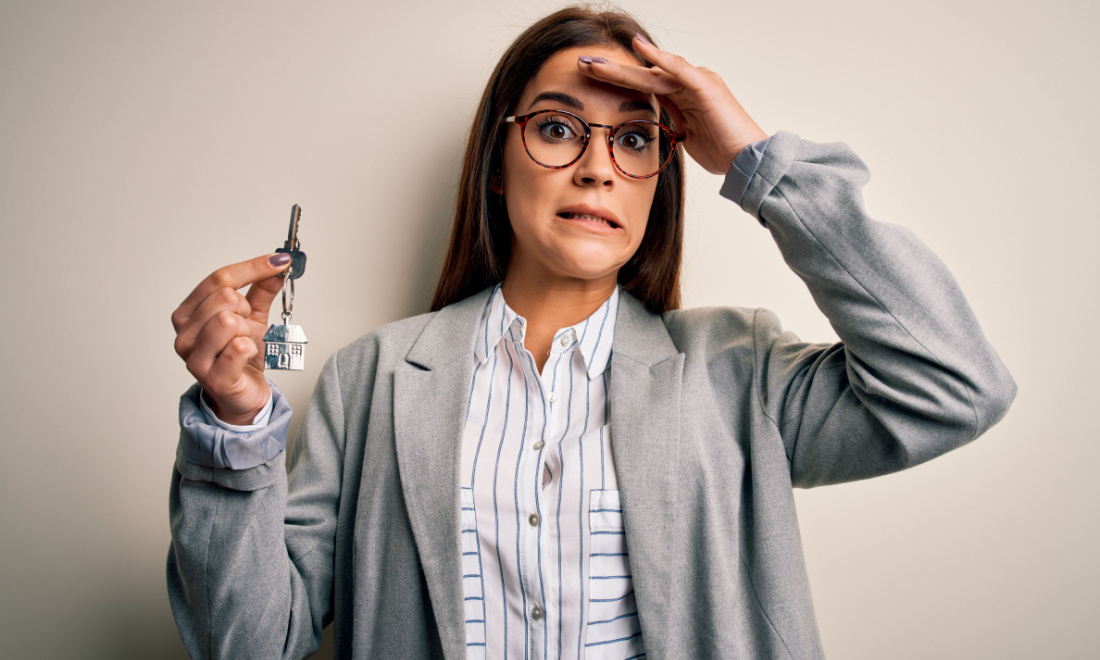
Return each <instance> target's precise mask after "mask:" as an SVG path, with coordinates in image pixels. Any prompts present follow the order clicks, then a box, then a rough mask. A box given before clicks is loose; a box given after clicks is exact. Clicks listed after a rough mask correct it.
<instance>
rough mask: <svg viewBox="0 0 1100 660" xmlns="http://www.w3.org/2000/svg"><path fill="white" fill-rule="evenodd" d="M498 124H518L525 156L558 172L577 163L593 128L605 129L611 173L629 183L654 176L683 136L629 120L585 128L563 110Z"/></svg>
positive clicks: (539, 111)
mask: <svg viewBox="0 0 1100 660" xmlns="http://www.w3.org/2000/svg"><path fill="white" fill-rule="evenodd" d="M502 123H505V124H518V125H519V127H520V131H521V132H522V135H523V147H524V148H525V149H526V150H527V155H528V156H530V157H531V160H533V161H535V162H536V163H538V164H539V165H542V166H543V167H546V168H549V169H553V170H560V169H563V168H566V167H569V166H570V165H572V164H573V163H575V162H577V161H578V160H580V159H581V156H583V155H584V150H585V149H587V148H588V143H589V142H591V141H592V129H593V128H606V129H607V130H608V135H607V149H608V151H609V152H610V153H611V162H612V163H614V164H615V169H617V170H619V171H620V172H622V173H623V174H625V175H626V176H628V177H630V178H632V179H648V178H649V177H651V176H656V175H657V174H659V173H660V172H661V170H663V169H665V166H666V165H668V164H669V162H671V161H672V154H673V152H674V151H676V145H677V144H679V143H680V142H681V141H682V140H683V139H684V136H683V135H680V134H677V133H676V132H675V131H673V130H672V129H671V128H669V127H668V126H665V125H664V124H659V123H657V122H655V121H649V120H646V119H631V120H629V121H624V122H623V123H621V124H618V125H616V126H608V125H607V124H589V123H588V122H586V121H585V120H583V119H581V118H580V117H578V116H577V115H575V114H573V113H572V112H568V111H566V110H538V111H536V112H532V113H530V114H526V115H522V116H518V117H517V116H511V117H505V118H504V121H503V122H502Z"/></svg>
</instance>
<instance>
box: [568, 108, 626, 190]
mask: <svg viewBox="0 0 1100 660" xmlns="http://www.w3.org/2000/svg"><path fill="white" fill-rule="evenodd" d="M589 126H591V128H592V129H593V130H592V140H591V142H589V143H588V148H587V149H585V150H584V154H583V155H581V159H580V160H579V161H577V165H576V168H577V169H576V170H575V171H574V172H573V181H574V182H575V183H576V184H577V185H578V186H593V185H595V186H602V187H605V188H611V187H614V185H615V176H616V170H615V164H614V163H612V162H611V149H610V148H609V145H608V142H607V140H608V136H609V135H610V131H611V128H612V127H611V126H605V125H603V124H589Z"/></svg>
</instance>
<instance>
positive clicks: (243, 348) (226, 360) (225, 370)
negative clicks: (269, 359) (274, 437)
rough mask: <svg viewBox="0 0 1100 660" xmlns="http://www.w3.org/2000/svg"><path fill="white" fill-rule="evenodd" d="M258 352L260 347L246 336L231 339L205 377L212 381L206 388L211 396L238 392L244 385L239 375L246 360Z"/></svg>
mask: <svg viewBox="0 0 1100 660" xmlns="http://www.w3.org/2000/svg"><path fill="white" fill-rule="evenodd" d="M259 352H260V349H259V348H258V347H257V346H256V344H255V342H253V341H252V340H251V339H249V338H248V337H234V338H233V339H231V340H230V341H229V343H228V344H226V346H225V348H224V349H222V352H221V353H219V354H218V357H217V358H216V359H215V360H214V363H213V364H212V365H211V366H210V370H209V371H208V372H207V379H208V380H209V381H210V382H211V383H212V385H211V387H210V388H208V389H209V392H210V395H211V397H212V398H217V399H221V398H224V397H226V396H229V395H233V394H238V393H239V392H240V390H241V389H242V388H243V387H244V386H245V382H244V381H242V379H241V375H242V374H243V373H244V370H245V368H246V367H247V366H248V362H249V361H250V360H251V359H252V358H254V357H255V356H256V355H257V354H259ZM245 405H248V404H245Z"/></svg>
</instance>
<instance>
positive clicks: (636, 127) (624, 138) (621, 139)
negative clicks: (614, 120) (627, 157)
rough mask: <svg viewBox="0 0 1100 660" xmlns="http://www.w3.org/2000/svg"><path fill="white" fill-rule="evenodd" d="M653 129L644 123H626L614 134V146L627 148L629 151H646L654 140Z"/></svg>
mask: <svg viewBox="0 0 1100 660" xmlns="http://www.w3.org/2000/svg"><path fill="white" fill-rule="evenodd" d="M654 133H655V131H653V130H651V129H649V128H648V127H647V126H646V125H644V124H628V125H626V126H623V127H622V128H621V129H619V132H618V133H616V134H615V146H616V147H622V148H623V149H627V150H628V151H629V152H630V153H640V152H643V151H647V150H648V149H649V148H650V145H651V144H652V143H653V141H654V140H656V139H657V137H656V135H654Z"/></svg>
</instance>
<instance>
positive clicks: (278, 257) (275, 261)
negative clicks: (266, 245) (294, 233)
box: [267, 252, 290, 268]
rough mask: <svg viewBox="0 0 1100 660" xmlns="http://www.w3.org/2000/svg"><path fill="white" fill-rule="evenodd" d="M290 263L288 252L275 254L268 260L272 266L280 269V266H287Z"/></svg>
mask: <svg viewBox="0 0 1100 660" xmlns="http://www.w3.org/2000/svg"><path fill="white" fill-rule="evenodd" d="M288 261H290V255H289V254H287V253H286V252H280V253H278V254H273V255H271V256H270V257H268V259H267V263H269V264H271V265H272V266H275V267H276V268H278V267H279V266H285V265H286V264H287V262H288Z"/></svg>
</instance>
